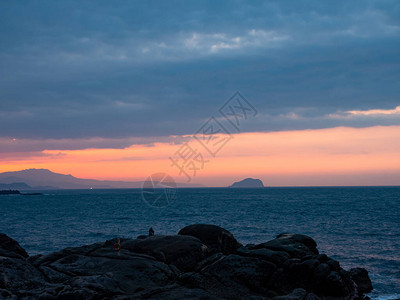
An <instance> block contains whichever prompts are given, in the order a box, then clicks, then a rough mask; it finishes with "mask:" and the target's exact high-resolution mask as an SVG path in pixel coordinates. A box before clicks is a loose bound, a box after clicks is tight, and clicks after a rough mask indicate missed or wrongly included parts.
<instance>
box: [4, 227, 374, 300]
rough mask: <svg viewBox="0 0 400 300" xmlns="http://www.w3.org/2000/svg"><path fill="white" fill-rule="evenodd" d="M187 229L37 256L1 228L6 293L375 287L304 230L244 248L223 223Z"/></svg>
mask: <svg viewBox="0 0 400 300" xmlns="http://www.w3.org/2000/svg"><path fill="white" fill-rule="evenodd" d="M188 228H189V229H190V228H191V229H190V230H189V229H188ZM181 232H183V233H185V232H186V233H188V232H190V233H191V234H193V235H190V234H188V235H186V234H179V235H173V236H161V235H160V236H151V237H148V236H146V238H138V239H125V238H123V239H121V249H120V250H119V251H116V250H115V249H114V244H115V243H116V241H117V240H116V239H112V240H108V241H105V242H100V243H95V244H91V245H85V246H82V247H73V248H66V249H64V250H61V251H58V252H54V253H49V254H46V255H36V256H33V257H27V254H25V253H26V252H25V250H23V249H22V248H21V247H20V246H19V245H18V243H17V242H15V241H14V240H12V239H10V238H8V237H7V236H5V235H1V237H2V239H1V241H2V244H1V246H0V298H1V299H3V298H4V299H85V300H86V299H120V300H123V299H163V300H169V299H249V300H261V299H275V300H319V299H329V300H335V299H337V300H338V299H339V298H341V299H355V298H359V299H362V298H363V293H366V292H369V291H370V290H371V289H372V285H371V282H370V280H369V277H368V272H366V271H365V270H364V269H361V268H356V269H352V270H350V272H347V271H345V270H343V269H342V268H341V267H340V265H339V263H338V262H337V261H335V260H333V259H331V258H329V257H328V256H326V255H324V254H318V250H317V248H316V243H315V241H314V240H312V239H311V238H310V237H307V236H304V235H299V234H281V235H279V236H278V237H277V238H276V239H274V240H272V241H269V242H266V243H262V244H259V245H248V246H246V247H240V244H239V243H238V242H237V241H236V239H234V237H233V236H232V235H231V234H230V233H229V232H227V231H226V230H224V229H222V228H220V227H218V226H211V225H193V227H191V226H188V227H186V229H185V228H184V229H182V230H181ZM181 232H180V233H181ZM208 234H209V237H208ZM209 247H211V248H212V250H210V248H209Z"/></svg>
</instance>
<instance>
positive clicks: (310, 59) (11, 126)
mask: <svg viewBox="0 0 400 300" xmlns="http://www.w3.org/2000/svg"><path fill="white" fill-rule="evenodd" d="M399 15H400V3H399V2H398V1H395V0H393V1H390V0H389V1H350V2H349V1H335V2H332V3H329V2H328V3H327V2H324V3H322V2H320V1H301V2H289V1H287V2H286V1H268V2H256V1H254V2H253V1H252V2H246V1H233V2H232V1H218V2H215V1H202V2H197V1H172V2H171V1H168V2H166V1H133V2H130V1H129V2H125V1H116V2H113V3H111V2H108V1H102V2H90V1H85V2H83V3H82V2H81V1H64V2H61V1H57V2H36V1H27V2H13V1H2V2H1V3H0V28H1V29H0V30H1V41H2V42H1V43H0V137H1V138H3V139H4V140H6V141H12V139H14V138H15V139H17V140H20V139H23V140H40V141H47V142H45V143H43V145H45V144H46V143H47V144H48V143H49V142H48V141H49V140H50V141H54V140H62V141H61V142H57V143H58V144H63V143H64V142H65V141H67V142H65V143H66V144H65V145H62V146H61V147H58V148H60V149H65V148H70V149H76V147H78V146H77V143H76V141H82V140H86V139H88V140H89V141H92V142H87V143H82V146H81V147H82V148H84V147H91V146H93V145H98V144H99V143H100V144H101V143H102V142H99V141H100V140H102V141H105V140H107V142H105V143H106V144H107V146H110V147H116V148H118V147H123V146H127V145H126V142H127V141H132V140H129V139H126V138H138V137H143V138H150V137H155V136H158V137H168V136H170V135H187V134H192V133H194V132H195V131H196V130H197V129H198V128H199V127H200V126H201V125H202V123H203V122H204V121H205V120H207V119H208V118H209V117H211V116H212V115H213V114H215V113H216V112H217V110H218V108H219V107H220V106H221V105H222V104H223V103H224V102H225V101H226V100H227V99H228V98H229V97H230V96H231V95H232V94H233V93H234V92H235V91H237V90H239V91H241V92H242V93H243V94H244V95H245V96H246V97H247V98H248V99H249V100H250V101H251V102H252V103H253V105H254V106H255V107H256V108H257V110H258V111H259V113H260V114H259V116H258V118H257V119H256V120H255V121H254V122H252V123H248V124H247V127H245V128H243V130H244V131H276V130H291V129H304V128H326V127H335V126H353V127H365V126H373V125H395V124H399V123H400V122H399V118H400V117H399V114H397V113H376V112H377V111H375V110H380V111H381V112H383V111H386V112H388V111H389V112H390V111H394V110H395V108H396V107H398V105H399V98H398V95H399V94H400V86H399V84H398V82H399V79H400V66H399V60H398V53H399V52H400V38H399V37H400V22H399V18H398V16H399ZM360 112H364V113H360ZM365 112H371V113H365ZM121 139H122V140H123V139H126V140H125V141H123V142H122V141H121ZM63 141H64V142H63ZM68 141H69V142H68ZM93 141H96V142H93ZM29 143H30V146H27V148H26V151H37V150H42V149H41V147H38V146H37V145H36V146H34V145H33V146H32V143H31V142H29ZM29 143H28V144H29ZM51 143H53V142H50V144H51ZM134 143H135V141H132V144H134ZM7 147H9V146H7ZM49 147H50V148H48V149H54V147H53V148H51V145H50V146H49ZM100 147H101V146H100ZM42 148H43V147H42ZM35 149H36V150H35ZM4 151H5V150H3V152H4Z"/></svg>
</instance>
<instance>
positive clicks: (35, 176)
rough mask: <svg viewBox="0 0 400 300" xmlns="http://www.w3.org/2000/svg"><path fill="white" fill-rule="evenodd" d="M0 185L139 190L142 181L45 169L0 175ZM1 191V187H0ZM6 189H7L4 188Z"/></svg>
mask: <svg viewBox="0 0 400 300" xmlns="http://www.w3.org/2000/svg"><path fill="white" fill-rule="evenodd" d="M0 184H6V185H12V186H14V185H19V184H25V185H27V186H28V188H27V187H25V188H20V189H21V190H25V189H38V190H39V189H88V188H97V189H113V188H115V189H118V188H141V187H142V185H143V181H135V182H128V181H112V180H95V179H82V178H77V177H74V176H72V175H64V174H59V173H54V172H52V171H50V170H47V169H26V170H21V171H15V172H4V173H0ZM177 187H202V185H199V184H185V183H177ZM0 189H1V186H0ZM6 189H8V187H7V188H6Z"/></svg>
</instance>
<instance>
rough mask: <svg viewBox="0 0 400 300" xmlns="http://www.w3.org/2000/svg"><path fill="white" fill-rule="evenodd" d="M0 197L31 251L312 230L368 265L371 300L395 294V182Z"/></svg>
mask: <svg viewBox="0 0 400 300" xmlns="http://www.w3.org/2000/svg"><path fill="white" fill-rule="evenodd" d="M43 193H44V194H43V195H39V196H18V195H9V196H0V232H3V233H6V234H7V235H9V236H10V237H12V238H14V239H16V240H17V241H18V242H19V243H20V244H21V246H22V247H24V248H25V249H26V250H27V251H28V253H29V254H30V255H34V254H38V253H42V254H43V253H48V252H50V251H56V250H60V249H62V248H65V247H69V246H81V245H83V244H90V243H94V242H98V241H104V240H106V239H110V238H114V237H116V236H117V235H118V230H119V232H120V235H121V237H130V238H134V237H136V236H137V235H140V234H147V232H148V229H149V227H153V229H154V230H155V232H156V234H176V233H177V232H178V230H179V229H181V228H183V227H184V226H186V225H189V224H194V223H209V224H216V225H219V226H222V227H223V228H225V229H227V230H229V231H230V232H232V233H233V234H234V236H235V237H236V238H237V239H238V240H239V241H240V242H241V243H243V244H247V243H260V242H265V241H268V240H270V239H273V238H274V237H275V236H276V235H278V234H279V233H282V232H295V233H301V234H306V235H309V236H311V237H312V238H313V239H315V241H316V242H317V244H318V248H319V250H320V252H322V253H326V254H328V255H329V256H331V257H332V258H334V259H336V260H338V261H339V262H340V263H341V266H342V267H343V268H345V269H349V268H352V267H357V266H360V267H364V268H366V269H367V270H368V271H369V274H370V277H371V279H372V283H373V285H374V291H373V292H372V293H371V294H370V295H369V296H370V297H371V298H373V299H395V298H400V187H316V188H300V187H299V188H263V189H230V188H196V189H195V188H193V189H178V190H177V193H176V195H175V197H174V199H172V200H173V201H172V202H171V204H170V205H169V206H167V207H163V208H159V207H152V206H150V205H148V204H147V203H146V202H145V201H143V199H142V195H141V190H140V189H124V190H59V191H44V192H43Z"/></svg>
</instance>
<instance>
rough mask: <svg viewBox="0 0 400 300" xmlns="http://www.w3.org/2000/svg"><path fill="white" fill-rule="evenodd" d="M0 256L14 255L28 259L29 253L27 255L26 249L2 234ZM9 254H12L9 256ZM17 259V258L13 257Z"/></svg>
mask: <svg viewBox="0 0 400 300" xmlns="http://www.w3.org/2000/svg"><path fill="white" fill-rule="evenodd" d="M0 251H1V252H0V255H2V256H10V255H12V254H17V255H19V256H21V257H28V256H29V255H28V253H26V251H25V249H24V248H22V247H21V246H20V244H19V243H18V242H17V241H16V240H13V239H12V238H10V237H9V236H7V235H5V234H4V233H0ZM8 252H11V253H9V254H8V255H7V253H8ZM11 257H15V256H11Z"/></svg>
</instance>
